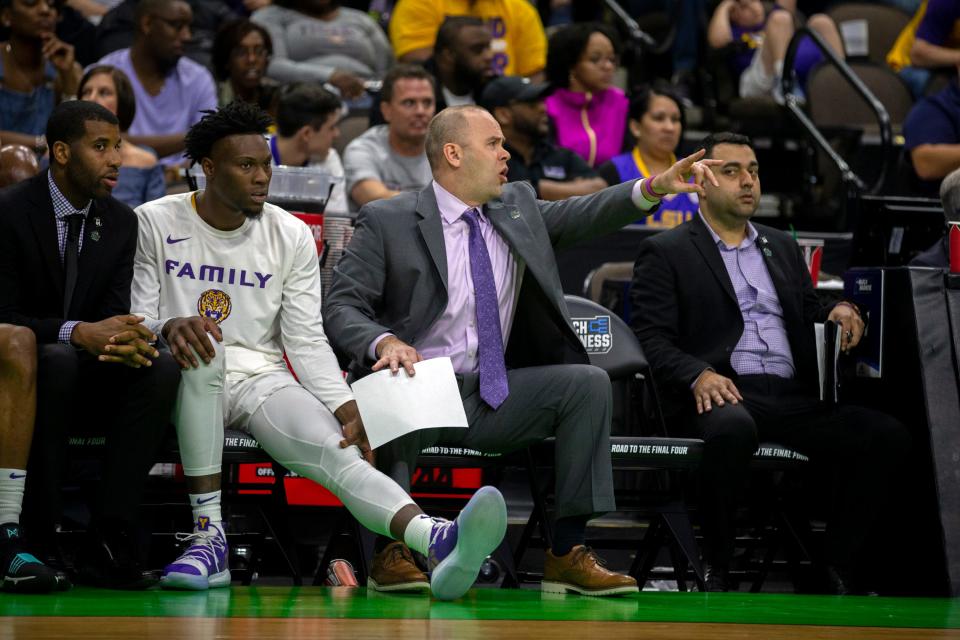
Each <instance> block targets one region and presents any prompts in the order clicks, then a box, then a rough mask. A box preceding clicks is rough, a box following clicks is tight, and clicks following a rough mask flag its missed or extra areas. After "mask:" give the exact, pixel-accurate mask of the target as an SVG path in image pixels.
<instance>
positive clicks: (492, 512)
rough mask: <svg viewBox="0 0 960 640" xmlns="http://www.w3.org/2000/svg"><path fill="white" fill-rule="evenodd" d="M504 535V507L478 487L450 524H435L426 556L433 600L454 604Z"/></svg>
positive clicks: (500, 498)
mask: <svg viewBox="0 0 960 640" xmlns="http://www.w3.org/2000/svg"><path fill="white" fill-rule="evenodd" d="M506 532H507V505H506V503H504V501H503V496H502V495H501V494H500V492H499V491H497V490H496V489H495V488H493V487H481V488H480V489H479V490H478V491H477V492H476V493H475V494H473V497H472V498H470V502H468V503H467V505H466V506H465V507H464V508H463V511H461V512H460V515H459V516H457V519H456V520H454V521H453V522H450V521H449V520H438V521H437V522H436V524H434V525H433V531H432V532H431V533H430V549H429V553H428V555H427V561H428V563H429V565H430V590H431V591H432V592H433V595H434V597H436V598H437V599H438V600H455V599H457V598H459V597H460V596H462V595H463V594H465V593H466V592H467V591H468V590H469V589H470V587H471V586H473V583H474V582H475V581H476V579H477V574H479V573H480V567H481V566H482V565H483V561H484V560H485V559H486V558H487V556H488V555H490V553H491V552H492V551H493V550H494V549H496V548H497V546H498V545H499V544H500V542H501V541H502V540H503V536H504V534H505V533H506Z"/></svg>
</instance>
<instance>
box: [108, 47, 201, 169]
mask: <svg viewBox="0 0 960 640" xmlns="http://www.w3.org/2000/svg"><path fill="white" fill-rule="evenodd" d="M97 64H109V65H112V66H114V67H116V68H118V69H120V70H121V71H123V72H124V73H125V74H127V77H128V78H130V84H132V85H133V94H134V96H135V97H136V100H137V115H136V116H135V117H134V118H133V124H132V125H130V134H131V135H135V136H162V135H170V134H173V133H186V131H187V129H189V128H190V127H191V126H193V125H194V124H195V123H196V122H197V121H198V120H200V118H202V117H203V113H201V112H202V111H203V110H204V109H216V108H217V91H216V87H215V86H214V82H213V76H212V75H210V72H209V71H207V69H206V68H205V67H202V66H200V65H199V64H197V63H196V62H194V61H193V60H191V59H189V58H187V57H181V58H180V60H179V61H178V62H177V66H176V67H174V68H173V70H172V71H171V72H170V74H169V75H168V76H167V79H166V82H164V83H163V89H161V90H160V93H159V94H157V95H155V96H151V95H150V94H149V93H147V90H146V89H144V88H143V84H142V83H141V82H140V78H138V77H137V72H136V71H134V69H133V62H132V61H131V60H130V49H120V50H119V51H114V52H113V53H109V54H107V55H105V56H104V57H103V58H102V59H101V60H100V62H98V63H97ZM182 160H183V155H182V154H180V153H175V154H172V155H169V156H167V157H165V158H160V163H161V164H164V165H171V164H177V163H178V162H181V161H182Z"/></svg>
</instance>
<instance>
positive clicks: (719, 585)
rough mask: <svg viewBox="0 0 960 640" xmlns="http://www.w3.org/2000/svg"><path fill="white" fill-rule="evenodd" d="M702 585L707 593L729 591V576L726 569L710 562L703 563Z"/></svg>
mask: <svg viewBox="0 0 960 640" xmlns="http://www.w3.org/2000/svg"><path fill="white" fill-rule="evenodd" d="M703 586H704V589H703V590H704V591H706V592H708V593H718V592H723V591H730V576H729V574H728V572H727V570H726V569H724V568H722V567H717V566H714V565H712V564H709V563H707V564H704V565H703Z"/></svg>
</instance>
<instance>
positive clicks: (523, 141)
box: [480, 76, 607, 200]
mask: <svg viewBox="0 0 960 640" xmlns="http://www.w3.org/2000/svg"><path fill="white" fill-rule="evenodd" d="M549 93H550V87H549V85H547V84H541V83H533V82H530V80H529V79H527V78H520V77H515V76H510V77H507V76H502V77H499V78H496V79H494V80H492V81H490V83H488V84H487V86H486V87H485V88H484V90H483V94H482V95H481V98H480V101H481V105H482V106H483V107H484V108H485V109H487V111H489V112H490V113H492V114H493V117H494V118H496V119H497V122H499V123H500V128H501V129H502V130H503V135H504V137H505V138H506V139H507V141H506V144H505V145H504V146H505V147H506V149H507V151H509V152H510V160H508V161H507V179H508V180H509V181H510V182H518V181H520V180H527V181H528V182H530V184H531V185H533V188H534V189H535V190H536V192H537V197H539V198H540V199H542V200H563V199H564V198H569V197H570V196H581V195H587V194H589V193H594V192H595V191H599V190H600V189H603V188H604V187H606V186H607V183H606V182H604V181H603V179H602V178H600V177H599V176H598V175H597V173H596V172H595V171H594V170H593V169H591V168H590V165H588V164H587V163H586V162H584V161H583V159H582V158H581V157H580V156H578V155H577V154H576V153H574V152H573V151H570V150H569V149H565V148H563V147H558V146H556V145H555V144H553V143H552V142H550V141H549V140H547V135H548V133H549V122H548V120H547V111H546V109H545V108H544V106H543V100H544V98H546V96H547V94H549Z"/></svg>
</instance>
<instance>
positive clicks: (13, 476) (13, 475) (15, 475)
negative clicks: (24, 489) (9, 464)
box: [10, 473, 27, 480]
mask: <svg viewBox="0 0 960 640" xmlns="http://www.w3.org/2000/svg"><path fill="white" fill-rule="evenodd" d="M26 477H27V474H25V473H11V474H10V479H11V480H19V479H20V478H26Z"/></svg>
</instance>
